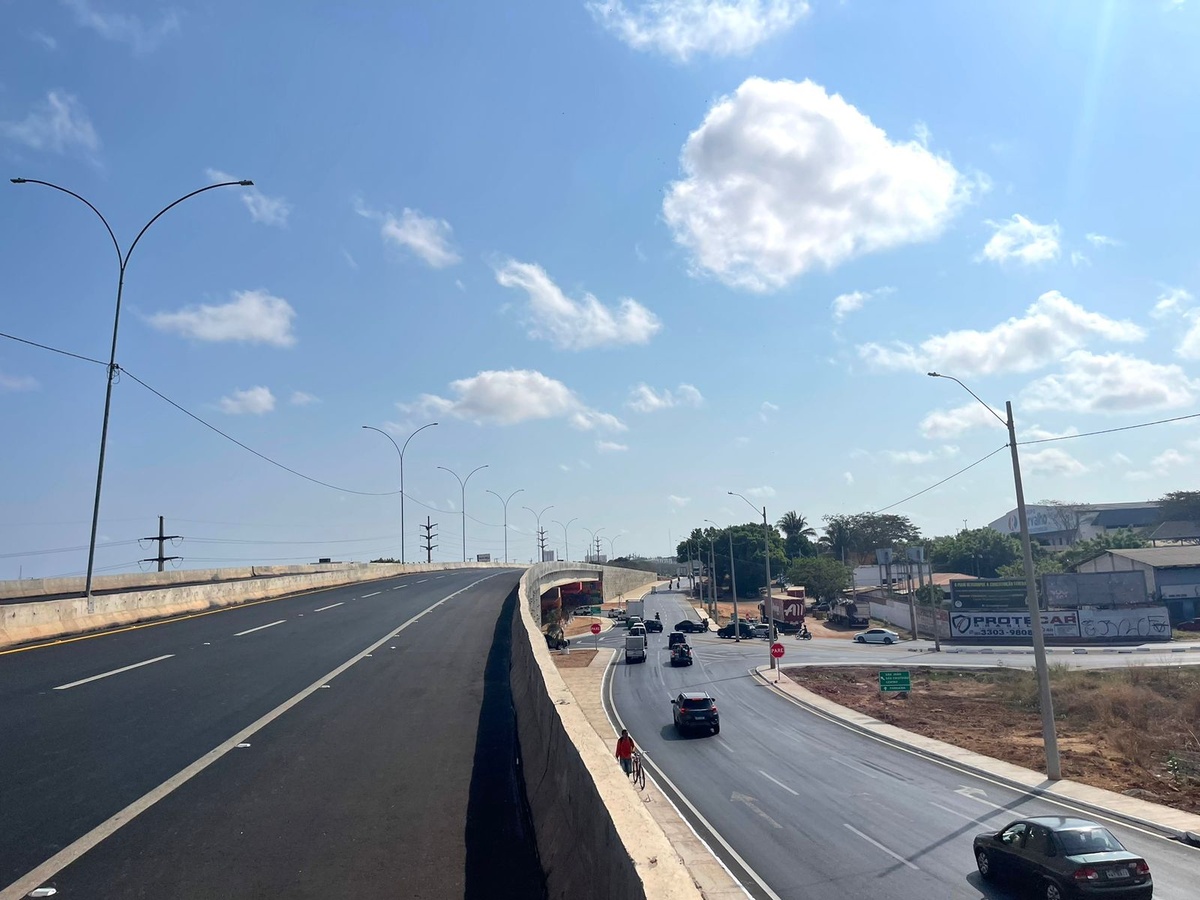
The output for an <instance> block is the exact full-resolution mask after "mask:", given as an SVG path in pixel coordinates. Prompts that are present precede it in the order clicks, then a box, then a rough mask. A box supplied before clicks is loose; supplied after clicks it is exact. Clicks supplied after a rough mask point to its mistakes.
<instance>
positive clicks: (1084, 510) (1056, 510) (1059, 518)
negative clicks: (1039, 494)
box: [1038, 500, 1090, 544]
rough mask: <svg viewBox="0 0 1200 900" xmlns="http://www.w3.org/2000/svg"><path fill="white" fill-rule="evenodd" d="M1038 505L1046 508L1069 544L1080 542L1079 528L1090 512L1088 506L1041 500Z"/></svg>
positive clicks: (1065, 501) (1047, 513) (1048, 515)
mask: <svg viewBox="0 0 1200 900" xmlns="http://www.w3.org/2000/svg"><path fill="white" fill-rule="evenodd" d="M1038 505H1039V506H1044V507H1046V515H1047V517H1049V519H1050V521H1051V522H1053V523H1054V524H1055V525H1057V526H1058V530H1059V531H1062V532H1064V533H1065V534H1066V536H1067V543H1068V544H1074V543H1075V542H1076V541H1077V540H1079V526H1080V525H1081V524H1083V517H1084V516H1085V515H1087V514H1088V513H1089V512H1090V510H1089V508H1088V507H1087V506H1085V505H1084V504H1082V503H1075V502H1072V501H1067V500H1041V501H1039V503H1038Z"/></svg>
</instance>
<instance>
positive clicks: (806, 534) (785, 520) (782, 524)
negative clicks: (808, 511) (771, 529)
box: [777, 510, 817, 540]
mask: <svg viewBox="0 0 1200 900" xmlns="http://www.w3.org/2000/svg"><path fill="white" fill-rule="evenodd" d="M777 524H778V525H779V530H780V531H782V532H783V533H784V534H786V535H787V536H788V537H789V538H791V537H796V538H808V539H809V540H812V539H813V538H815V537H816V536H817V532H816V531H814V530H813V528H812V527H811V526H810V525H809V524H808V520H807V519H805V518H804V516H802V515H800V514H799V513H797V512H796V511H795V510H792V511H791V512H786V513H784V514H783V516H781V517H780V519H779V522H778V523H777Z"/></svg>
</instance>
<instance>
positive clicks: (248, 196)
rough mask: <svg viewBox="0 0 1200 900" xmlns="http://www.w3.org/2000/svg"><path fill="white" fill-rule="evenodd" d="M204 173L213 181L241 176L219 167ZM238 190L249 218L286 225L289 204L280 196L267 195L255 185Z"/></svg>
mask: <svg viewBox="0 0 1200 900" xmlns="http://www.w3.org/2000/svg"><path fill="white" fill-rule="evenodd" d="M206 174H207V175H208V177H209V178H211V179H212V180H213V181H241V180H242V179H241V178H235V177H234V176H233V175H230V174H229V173H228V172H222V171H221V170H220V169H208V170H207V172H206ZM238 191H239V192H240V193H239V195H238V196H240V197H241V198H242V203H243V204H244V205H245V207H246V209H248V210H249V211H250V218H251V219H253V220H254V221H255V222H261V223H262V224H264V225H279V226H280V227H283V226H285V225H287V220H288V215H290V214H291V211H292V207H291V204H290V203H288V202H287V201H286V200H284V199H283V198H282V197H268V196H267V195H266V194H264V193H263V192H262V191H260V190H259V189H258V188H256V187H253V186H252V187H243V188H238Z"/></svg>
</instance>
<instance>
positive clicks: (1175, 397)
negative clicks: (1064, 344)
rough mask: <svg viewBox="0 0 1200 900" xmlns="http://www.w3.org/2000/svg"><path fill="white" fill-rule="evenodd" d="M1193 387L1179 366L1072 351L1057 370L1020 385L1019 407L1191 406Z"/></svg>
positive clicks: (1116, 410)
mask: <svg viewBox="0 0 1200 900" xmlns="http://www.w3.org/2000/svg"><path fill="white" fill-rule="evenodd" d="M1197 390H1200V384H1197V382H1195V381H1193V380H1191V379H1190V378H1188V377H1187V375H1186V373H1184V371H1183V369H1181V368H1180V367H1179V366H1176V365H1159V364H1158V363H1152V362H1149V361H1148V360H1144V359H1137V358H1135V357H1131V356H1125V355H1123V354H1120V353H1110V354H1105V355H1098V354H1094V353H1089V352H1087V351H1086V350H1077V351H1075V352H1074V353H1072V354H1070V355H1069V356H1068V357H1067V358H1066V359H1065V360H1063V371H1062V372H1059V373H1056V374H1054V375H1047V376H1046V377H1044V378H1040V379H1038V380H1037V381H1034V382H1032V383H1031V384H1029V385H1028V386H1027V387H1026V388H1025V390H1024V391H1023V392H1022V406H1023V407H1024V408H1025V409H1028V410H1030V411H1037V410H1047V409H1056V410H1069V411H1072V412H1080V413H1092V412H1106V413H1107V412H1112V413H1121V412H1146V411H1149V410H1154V409H1177V408H1179V407H1182V406H1190V405H1191V404H1192V403H1194V402H1195V395H1196V392H1197Z"/></svg>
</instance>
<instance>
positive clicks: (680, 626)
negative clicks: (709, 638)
mask: <svg viewBox="0 0 1200 900" xmlns="http://www.w3.org/2000/svg"><path fill="white" fill-rule="evenodd" d="M675 630H676V631H686V632H689V633H691V632H697V633H703V632H705V631H708V619H705V620H704V621H703V622H694V621H692V620H691V619H684V620H683V621H682V622H676V623H675Z"/></svg>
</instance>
